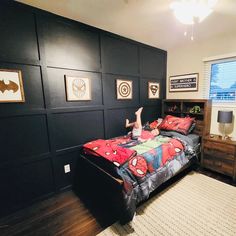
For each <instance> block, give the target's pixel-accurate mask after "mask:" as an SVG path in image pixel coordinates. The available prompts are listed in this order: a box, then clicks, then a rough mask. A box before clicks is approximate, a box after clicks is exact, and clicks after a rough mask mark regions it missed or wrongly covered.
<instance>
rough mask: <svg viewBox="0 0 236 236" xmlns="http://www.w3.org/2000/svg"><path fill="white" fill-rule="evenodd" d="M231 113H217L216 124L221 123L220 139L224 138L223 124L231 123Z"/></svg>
mask: <svg viewBox="0 0 236 236" xmlns="http://www.w3.org/2000/svg"><path fill="white" fill-rule="evenodd" d="M232 119H233V111H218V117H217V122H218V123H223V136H222V139H225V138H226V135H225V124H229V123H232Z"/></svg>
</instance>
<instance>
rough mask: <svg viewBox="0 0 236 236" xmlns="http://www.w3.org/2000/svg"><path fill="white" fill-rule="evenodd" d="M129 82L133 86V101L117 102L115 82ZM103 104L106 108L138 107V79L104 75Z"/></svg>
mask: <svg viewBox="0 0 236 236" xmlns="http://www.w3.org/2000/svg"><path fill="white" fill-rule="evenodd" d="M117 79H121V80H130V81H132V84H133V99H127V100H117V93H116V80H117ZM103 90H104V104H105V105H106V106H108V107H111V106H112V107H115V106H124V107H125V106H138V105H139V77H131V76H120V75H111V74H105V75H104V76H103Z"/></svg>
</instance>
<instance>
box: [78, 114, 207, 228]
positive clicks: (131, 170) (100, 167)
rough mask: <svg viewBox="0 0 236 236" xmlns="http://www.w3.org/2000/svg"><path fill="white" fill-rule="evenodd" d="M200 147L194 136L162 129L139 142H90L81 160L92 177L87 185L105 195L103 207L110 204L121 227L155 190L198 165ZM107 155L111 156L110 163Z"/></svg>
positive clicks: (126, 138) (198, 138)
mask: <svg viewBox="0 0 236 236" xmlns="http://www.w3.org/2000/svg"><path fill="white" fill-rule="evenodd" d="M167 117H168V116H167ZM181 119H184V118H181ZM192 120H195V119H192ZM164 121H165V120H164ZM192 124H194V126H197V124H198V123H197V122H192V123H191V127H192ZM189 128H190V127H188V130H189ZM195 128H196V127H195ZM197 128H199V127H197ZM201 129H204V127H201ZM144 132H147V131H146V130H145V131H144ZM146 134H147V133H146ZM200 143H201V136H200V135H197V134H194V133H193V132H191V133H188V132H187V133H184V134H183V133H180V132H176V130H174V131H173V130H166V129H162V130H161V131H160V135H158V136H154V137H153V136H151V137H150V136H148V135H146V136H145V135H144V137H142V138H140V139H138V140H132V138H131V136H130V135H124V136H120V137H115V138H112V139H108V140H93V141H91V142H88V143H86V144H85V145H84V146H83V149H82V150H81V153H80V156H81V161H82V163H83V165H85V166H86V171H85V172H86V173H89V175H90V177H91V183H88V184H89V185H91V184H92V185H94V186H96V187H97V190H96V191H95V194H97V195H99V194H100V193H103V194H104V193H105V194H106V200H105V204H108V202H109V203H110V206H111V208H113V210H114V212H115V214H117V218H118V219H119V221H120V223H121V224H125V223H127V222H129V221H131V220H132V219H133V216H134V214H135V210H136V207H137V206H138V205H139V204H140V203H142V202H143V201H145V200H147V199H148V198H149V196H150V194H151V193H152V192H153V191H154V190H156V189H157V188H158V187H159V186H160V185H162V184H163V183H165V182H166V181H168V180H169V179H171V178H172V177H173V176H175V175H177V174H178V173H180V172H181V171H183V170H184V169H186V168H188V167H190V166H193V164H196V163H197V162H198V157H199V153H200ZM98 147H99V148H98ZM101 150H102V151H101ZM106 154H109V155H111V154H112V155H113V154H114V155H113V156H112V157H111V158H110V159H109V158H106ZM118 154H119V155H118ZM116 156H118V157H119V158H118V159H116ZM92 176H93V177H92ZM91 188H93V187H92V186H91ZM91 188H90V189H91ZM111 211H112V209H111Z"/></svg>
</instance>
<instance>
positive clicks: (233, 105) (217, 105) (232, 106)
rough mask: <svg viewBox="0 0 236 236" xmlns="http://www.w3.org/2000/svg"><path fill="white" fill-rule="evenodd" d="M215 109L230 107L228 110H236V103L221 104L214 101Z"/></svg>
mask: <svg viewBox="0 0 236 236" xmlns="http://www.w3.org/2000/svg"><path fill="white" fill-rule="evenodd" d="M212 106H213V107H228V108H236V103H235V101H233V102H219V101H212Z"/></svg>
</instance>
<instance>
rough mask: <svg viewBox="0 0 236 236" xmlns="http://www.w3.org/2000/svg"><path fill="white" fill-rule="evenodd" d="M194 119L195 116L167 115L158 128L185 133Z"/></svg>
mask: <svg viewBox="0 0 236 236" xmlns="http://www.w3.org/2000/svg"><path fill="white" fill-rule="evenodd" d="M194 120H195V118H191V117H184V118H181V117H176V116H171V115H167V116H166V117H165V119H164V120H163V121H162V123H161V124H160V126H159V127H158V128H159V129H164V130H171V131H176V132H179V133H181V134H185V135H187V134H188V132H189V129H190V127H191V125H192V123H193V122H194Z"/></svg>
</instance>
